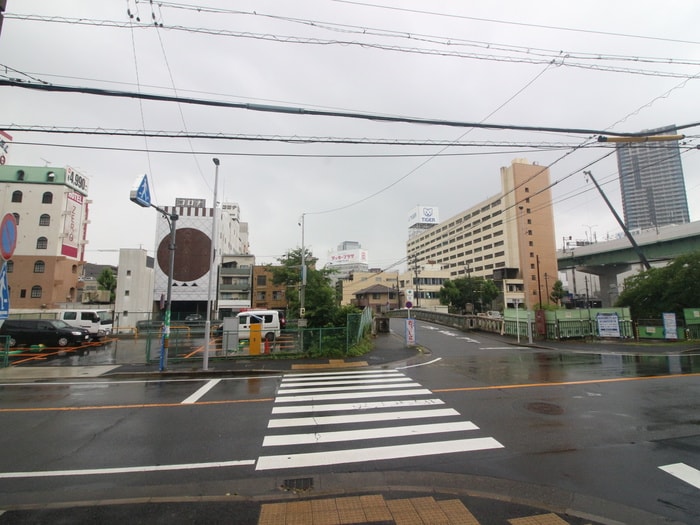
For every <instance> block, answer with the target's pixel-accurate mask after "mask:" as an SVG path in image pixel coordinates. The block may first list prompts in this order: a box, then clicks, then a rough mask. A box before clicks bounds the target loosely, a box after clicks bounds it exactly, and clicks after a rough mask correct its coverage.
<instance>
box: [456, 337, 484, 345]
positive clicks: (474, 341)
mask: <svg viewBox="0 0 700 525" xmlns="http://www.w3.org/2000/svg"><path fill="white" fill-rule="evenodd" d="M457 339H461V340H462V341H467V342H468V343H474V344H477V345H478V344H481V343H479V341H477V340H476V339H472V338H471V337H458V338H457Z"/></svg>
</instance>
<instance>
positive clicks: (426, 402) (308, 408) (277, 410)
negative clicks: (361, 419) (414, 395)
mask: <svg viewBox="0 0 700 525" xmlns="http://www.w3.org/2000/svg"><path fill="white" fill-rule="evenodd" d="M444 404H445V402H444V401H443V400H442V399H438V398H433V399H396V400H394V401H369V402H367V401H365V402H359V403H332V404H328V405H292V406H277V407H273V408H272V413H273V414H299V413H303V412H311V413H316V412H342V411H344V410H371V409H373V408H399V407H419V406H431V405H444Z"/></svg>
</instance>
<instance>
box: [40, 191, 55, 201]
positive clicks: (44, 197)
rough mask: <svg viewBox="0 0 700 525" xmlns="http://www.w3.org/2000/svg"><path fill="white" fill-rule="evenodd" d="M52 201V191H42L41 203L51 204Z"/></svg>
mask: <svg viewBox="0 0 700 525" xmlns="http://www.w3.org/2000/svg"><path fill="white" fill-rule="evenodd" d="M52 202H53V193H51V192H50V191H46V192H44V194H43V195H42V196H41V203H42V204H51V203H52Z"/></svg>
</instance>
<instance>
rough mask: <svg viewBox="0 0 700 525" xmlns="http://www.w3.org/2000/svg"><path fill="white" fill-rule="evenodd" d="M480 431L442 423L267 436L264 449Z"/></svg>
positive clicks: (467, 424) (459, 423)
mask: <svg viewBox="0 0 700 525" xmlns="http://www.w3.org/2000/svg"><path fill="white" fill-rule="evenodd" d="M463 430H479V427H477V426H476V425H475V424H474V423H472V422H471V421H457V422H455V423H441V424H438V425H407V426H401V427H383V428H374V429H367V428H362V429H360V430H340V431H336V432H310V433H305V434H285V435H282V436H265V439H264V440H263V447H274V446H279V445H309V444H317V443H337V442H338V441H357V440H364V439H377V438H387V437H396V436H424V435H427V434H440V433H442V432H460V431H463Z"/></svg>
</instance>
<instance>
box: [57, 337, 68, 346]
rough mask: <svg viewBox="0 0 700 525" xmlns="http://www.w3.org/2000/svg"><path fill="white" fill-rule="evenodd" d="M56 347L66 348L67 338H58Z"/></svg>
mask: <svg viewBox="0 0 700 525" xmlns="http://www.w3.org/2000/svg"><path fill="white" fill-rule="evenodd" d="M58 346H68V338H67V337H59V338H58Z"/></svg>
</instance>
